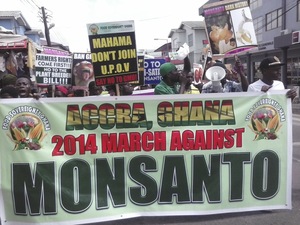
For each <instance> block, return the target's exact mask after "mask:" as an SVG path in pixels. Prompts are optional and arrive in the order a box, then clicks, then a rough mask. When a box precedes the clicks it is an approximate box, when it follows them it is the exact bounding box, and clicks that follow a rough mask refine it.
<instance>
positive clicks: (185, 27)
mask: <svg viewBox="0 0 300 225" xmlns="http://www.w3.org/2000/svg"><path fill="white" fill-rule="evenodd" d="M168 37H169V38H170V39H171V45H172V46H171V47H172V52H176V51H177V50H178V49H179V47H180V46H182V45H183V44H184V43H186V44H187V45H188V46H189V50H190V53H189V59H190V62H191V64H193V63H196V64H203V62H204V53H203V49H204V48H205V47H206V45H207V35H206V31H205V23H204V21H183V22H182V23H181V24H180V26H179V27H178V28H177V29H172V30H171V31H170V33H169V36H168Z"/></svg>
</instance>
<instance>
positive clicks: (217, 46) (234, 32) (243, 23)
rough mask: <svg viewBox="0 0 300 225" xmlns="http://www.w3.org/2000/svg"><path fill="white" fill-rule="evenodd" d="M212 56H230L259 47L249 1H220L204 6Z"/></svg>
mask: <svg viewBox="0 0 300 225" xmlns="http://www.w3.org/2000/svg"><path fill="white" fill-rule="evenodd" d="M203 10H204V11H203V16H204V20H205V25H206V31H207V35H208V37H209V43H210V47H211V51H212V56H218V55H225V56H230V55H234V54H237V53H239V52H244V51H250V50H251V49H253V48H255V47H257V40H256V35H255V29H254V26H253V20H252V16H251V11H250V8H249V6H248V1H239V0H236V1H228V0H226V1H220V2H218V3H211V4H206V5H203Z"/></svg>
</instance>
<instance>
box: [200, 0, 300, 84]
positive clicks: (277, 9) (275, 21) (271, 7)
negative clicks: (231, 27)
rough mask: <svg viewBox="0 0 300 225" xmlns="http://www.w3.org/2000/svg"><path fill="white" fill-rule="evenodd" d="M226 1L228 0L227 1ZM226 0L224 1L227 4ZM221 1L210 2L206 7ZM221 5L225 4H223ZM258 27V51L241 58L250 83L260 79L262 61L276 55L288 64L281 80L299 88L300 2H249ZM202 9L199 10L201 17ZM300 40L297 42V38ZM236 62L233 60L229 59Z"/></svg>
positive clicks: (211, 0) (256, 30) (213, 0)
mask: <svg viewBox="0 0 300 225" xmlns="http://www.w3.org/2000/svg"><path fill="white" fill-rule="evenodd" d="M226 1H227V0H226ZM226 1H222V2H223V3H226ZM241 1H242V0H241ZM216 2H220V0H209V1H208V2H207V3H206V4H210V3H216ZM223 3H222V4H223ZM248 3H249V7H250V10H251V14H252V19H253V24H254V28H255V33H256V38H257V41H258V48H257V49H255V50H252V51H250V52H246V53H241V54H240V55H239V57H240V59H241V60H242V62H243V64H244V66H245V67H246V68H247V76H248V80H249V82H253V81H255V80H256V79H258V78H259V76H260V74H259V72H258V71H257V68H258V66H259V63H260V62H261V60H262V59H263V58H265V57H268V56H277V57H278V58H279V59H280V60H281V61H283V62H285V63H286V65H285V66H283V69H282V74H281V79H282V81H283V83H284V84H285V85H286V86H287V87H289V86H295V85H297V86H299V85H300V44H299V40H300V37H299V31H300V0H276V1H264V0H248ZM202 13H203V9H202V8H201V7H200V8H199V15H200V16H202ZM297 38H298V39H297ZM225 61H226V62H228V63H233V62H234V59H233V58H226V59H225Z"/></svg>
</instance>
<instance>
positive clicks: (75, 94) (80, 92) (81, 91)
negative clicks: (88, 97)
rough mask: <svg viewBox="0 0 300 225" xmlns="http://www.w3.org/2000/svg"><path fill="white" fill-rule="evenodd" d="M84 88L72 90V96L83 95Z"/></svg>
mask: <svg viewBox="0 0 300 225" xmlns="http://www.w3.org/2000/svg"><path fill="white" fill-rule="evenodd" d="M84 96H85V90H84V89H77V90H75V91H74V97H84Z"/></svg>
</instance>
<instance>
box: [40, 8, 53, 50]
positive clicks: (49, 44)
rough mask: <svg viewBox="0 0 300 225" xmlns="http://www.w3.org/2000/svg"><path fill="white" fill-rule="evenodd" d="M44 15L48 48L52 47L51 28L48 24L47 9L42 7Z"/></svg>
mask: <svg viewBox="0 0 300 225" xmlns="http://www.w3.org/2000/svg"><path fill="white" fill-rule="evenodd" d="M42 15H43V22H44V28H45V36H46V41H47V46H49V47H50V46H51V40H50V34H49V28H48V24H47V16H46V13H45V8H44V7H43V6H42Z"/></svg>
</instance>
